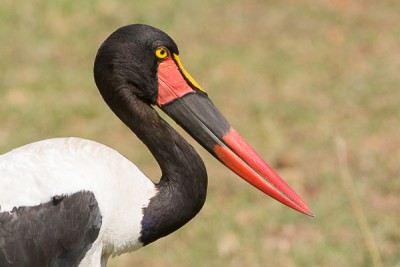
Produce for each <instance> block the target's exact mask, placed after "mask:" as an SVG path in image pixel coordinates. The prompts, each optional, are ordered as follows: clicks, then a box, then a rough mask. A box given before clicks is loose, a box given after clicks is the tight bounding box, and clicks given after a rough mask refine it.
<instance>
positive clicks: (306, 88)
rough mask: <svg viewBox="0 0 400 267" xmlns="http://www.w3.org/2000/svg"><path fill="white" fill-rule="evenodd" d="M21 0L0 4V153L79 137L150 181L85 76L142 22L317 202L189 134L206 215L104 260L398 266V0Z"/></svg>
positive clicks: (136, 145)
mask: <svg viewBox="0 0 400 267" xmlns="http://www.w3.org/2000/svg"><path fill="white" fill-rule="evenodd" d="M25 2H26V3H23V4H22V3H19V2H18V1H12V0H3V1H2V4H1V7H0V22H1V27H0V64H1V68H0V69H1V71H0V77H1V78H0V122H1V127H0V152H1V153H3V152H6V151H8V150H10V149H12V148H14V147H18V146H20V145H23V144H26V143H30V142H33V141H36V140H40V139H45V138H50V137H57V136H79V137H84V138H88V139H93V140H96V141H98V142H101V143H104V144H107V145H108V146H110V147H113V148H115V149H116V150H118V151H120V152H121V153H122V154H124V155H126V156H127V157H128V158H129V159H131V160H132V161H133V162H135V163H136V164H137V165H138V166H139V167H140V168H141V169H142V170H143V171H144V172H145V173H146V174H148V175H149V176H150V177H154V180H157V179H158V177H159V176H160V173H159V171H158V170H157V168H155V166H156V163H155V161H154V160H153V159H152V157H151V155H150V154H149V153H148V152H147V150H146V149H145V147H144V146H143V145H142V144H141V143H140V141H138V140H137V139H136V137H135V136H134V135H133V134H132V133H131V132H130V131H129V130H128V129H127V128H126V127H125V126H124V125H123V124H122V123H121V122H120V121H119V120H118V119H117V118H116V117H115V116H114V114H112V112H111V111H110V110H109V108H108V107H107V106H106V105H105V104H104V103H103V100H102V99H101V97H100V95H99V93H98V91H97V89H96V87H95V84H94V82H93V78H92V64H93V59H94V56H95V54H96V51H97V48H98V47H99V45H100V44H101V42H102V41H103V40H104V39H105V38H106V37H107V36H108V35H109V34H110V33H111V32H112V31H114V30H115V29H116V28H118V27H120V26H123V25H126V24H130V23H146V24H150V25H153V26H156V27H159V28H161V29H163V30H164V31H166V32H168V33H169V34H170V35H171V36H172V37H173V38H174V40H175V41H176V42H177V43H178V45H179V47H180V51H181V59H182V61H183V64H184V65H185V67H186V68H187V69H188V70H189V71H190V73H191V74H192V76H194V77H195V79H196V80H197V81H198V82H199V83H200V84H201V85H202V87H203V88H204V89H205V90H207V92H208V93H209V96H210V97H211V99H212V100H213V101H214V103H215V104H216V106H218V107H219V109H220V110H221V111H222V112H223V113H224V114H225V115H226V117H227V118H228V119H229V120H230V122H231V123H232V125H234V126H235V128H237V129H238V130H239V132H241V134H242V135H243V136H245V137H246V139H248V140H249V142H250V143H251V144H252V145H253V146H254V147H255V148H256V149H257V150H258V151H259V153H260V154H261V155H262V156H263V157H264V158H265V159H266V160H267V161H268V162H269V163H270V164H271V165H272V166H273V167H274V168H275V169H276V170H277V171H278V172H279V173H280V174H281V176H283V177H284V178H285V179H286V180H287V182H288V183H289V184H290V185H291V186H292V187H293V188H294V189H295V190H296V191H298V193H299V194H300V195H301V196H302V197H303V198H304V199H305V200H306V202H307V203H308V204H309V205H310V206H311V207H312V209H313V210H314V212H315V213H316V214H317V217H316V218H314V219H310V218H307V217H306V216H303V215H300V214H298V213H296V212H294V211H292V210H290V209H288V208H286V207H285V206H283V205H281V204H278V203H277V202H275V201H273V200H271V199H270V198H268V197H267V196H265V195H263V194H262V193H260V192H258V191H256V190H254V189H253V188H251V187H250V186H248V185H247V184H246V183H245V182H243V181H241V180H240V179H238V178H237V177H236V176H235V175H234V174H232V173H231V172H230V171H228V170H227V169H226V168H225V167H223V166H222V165H221V164H219V163H218V162H217V161H216V160H214V159H213V158H212V157H211V156H209V155H208V154H207V153H206V152H205V151H204V150H203V149H201V148H199V146H197V145H196V148H197V149H198V151H199V153H200V154H201V155H202V157H203V159H204V161H205V163H206V166H207V167H208V172H209V177H210V182H209V184H210V187H209V190H208V199H207V202H206V204H205V206H204V208H203V210H202V212H201V213H200V214H199V215H198V216H197V217H196V218H195V219H194V220H193V221H192V222H190V223H188V224H187V225H186V226H185V227H183V228H182V229H180V230H179V231H177V232H176V233H174V234H172V235H170V236H168V237H166V238H164V239H162V240H159V241H157V242H156V243H154V244H151V245H150V246H148V247H146V248H144V249H141V250H139V251H137V252H135V253H131V254H127V255H124V256H121V257H118V258H115V259H112V260H110V261H109V266H113V267H117V266H118V267H128V266H142V267H144V266H158V267H163V266H232V267H233V266H252V267H253V266H289V267H290V266H349V267H350V266H351V267H353V266H400V253H399V251H400V227H399V223H400V217H399V206H400V198H399V195H400V179H399V178H400V177H399V175H400V164H399V162H400V149H399V148H400V126H399V118H400V104H399V103H400V90H399V89H400V75H399V70H400V45H399V44H400V27H399V25H400V16H399V14H400V5H399V2H398V1H396V0H389V1H381V2H379V3H378V2H371V1H361V0H360V1H351V0H332V1H311V0H310V1H289V0H284V1H262V0H258V1H257V0H248V1H239V0H232V1H222V0H221V1H209V0H206V1H169V3H167V1H163V0H158V1H106V0H103V1H94V0H93V1H75V2H72V1H67V0H64V1H60V0H56V1H29V2H27V1H25ZM185 136H187V135H186V134H185ZM191 143H193V144H194V142H191ZM349 192H350V193H349ZM364 216H365V217H364Z"/></svg>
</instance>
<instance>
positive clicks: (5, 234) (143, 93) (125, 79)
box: [0, 25, 312, 267]
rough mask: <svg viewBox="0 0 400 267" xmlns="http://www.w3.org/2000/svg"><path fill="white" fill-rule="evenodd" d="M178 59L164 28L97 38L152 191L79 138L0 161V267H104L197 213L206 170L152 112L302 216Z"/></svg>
mask: <svg viewBox="0 0 400 267" xmlns="http://www.w3.org/2000/svg"><path fill="white" fill-rule="evenodd" d="M178 54H179V52H178V48H177V46H176V44H175V43H174V42H173V41H172V39H171V38H170V37H169V36H168V35H166V34H165V33H163V32H162V31H160V30H158V29H155V28H153V27H150V26H146V25H128V26H125V27H122V28H120V29H118V30H117V31H116V32H114V33H113V34H112V35H111V36H110V37H109V38H107V40H106V41H105V42H104V43H103V44H102V46H101V47H100V49H99V51H98V53H97V56H96V60H95V65H94V74H95V81H96V84H97V87H98V88H99V91H100V93H101V94H102V96H103V98H104V100H105V101H106V103H107V104H108V105H109V106H110V108H111V109H112V110H113V111H114V113H115V114H116V115H117V116H118V117H119V118H120V119H121V120H122V121H123V122H124V123H125V124H126V125H127V126H128V127H129V128H130V129H131V130H132V132H134V133H135V134H136V135H137V137H138V138H139V139H140V140H141V141H143V143H144V144H145V145H146V146H147V147H148V149H149V150H150V152H151V153H152V154H153V156H154V157H155V159H156V160H157V162H158V164H159V166H160V168H161V171H162V177H161V179H160V182H159V183H158V184H154V183H153V182H152V181H151V180H150V179H149V178H147V177H146V176H145V175H144V174H143V173H142V172H141V171H140V170H139V169H138V168H137V167H136V166H135V165H134V164H133V163H131V162H130V161H129V160H128V159H126V158H125V157H124V156H122V155H121V154H119V153H118V152H116V151H115V150H113V149H111V148H109V147H106V146H104V145H101V144H99V143H96V142H93V141H89V140H85V139H79V138H57V139H49V140H44V141H40V142H36V143H32V144H29V145H25V146H22V147H20V148H17V149H15V150H12V151H10V152H8V153H6V154H3V155H1V156H0V240H1V242H0V266H32V264H33V265H35V266H95V267H100V266H102V267H104V266H106V263H107V259H108V258H109V257H110V256H111V255H119V254H121V253H124V252H129V251H133V250H135V249H138V248H140V247H141V246H143V245H147V244H149V243H151V242H153V241H155V240H157V239H159V238H161V237H163V236H166V235H168V234H170V233H171V232H173V231H175V230H176V229H178V228H179V227H181V226H182V225H184V224H185V223H186V222H188V221H189V220H190V219H192V218H193V217H194V216H195V215H196V214H197V213H198V212H199V211H200V209H201V208H202V206H203V204H204V201H205V197H206V189H207V173H206V169H205V166H204V163H203V161H202V160H201V158H200V157H199V156H198V154H197V153H196V152H195V150H194V149H193V147H192V146H191V145H189V144H188V143H187V142H186V141H185V140H184V139H183V138H182V137H181V136H180V135H179V134H178V133H177V132H176V131H175V130H174V129H173V128H172V127H170V126H169V125H168V123H166V122H165V121H164V120H163V119H162V118H161V117H160V116H159V115H158V113H157V112H156V111H155V110H154V109H153V108H152V105H158V106H159V107H160V108H161V109H162V110H163V111H164V112H166V113H167V114H168V115H169V116H171V117H172V118H173V119H174V120H175V121H176V122H177V123H178V124H179V125H181V126H182V127H183V128H184V129H185V130H186V131H187V132H189V134H191V135H192V136H193V137H194V138H195V139H196V140H197V141H198V142H199V143H200V144H202V145H203V147H204V148H206V149H207V150H208V151H209V152H210V153H211V154H212V155H214V156H215V157H216V158H217V159H218V160H220V161H221V162H222V163H223V164H224V165H226V166H227V167H228V168H230V169H231V170H232V171H233V172H235V173H237V174H238V175H239V176H240V177H242V178H243V179H245V180H246V181H248V182H249V183H251V184H252V185H253V186H255V187H256V188H258V189H260V190H261V191H263V192H265V193H266V194H268V195H270V196H272V197H273V198H275V199H277V200H278V201H280V202H282V203H284V204H286V205H288V206H289V207H292V208H293V209H295V210H298V211H300V212H302V213H304V214H307V215H312V212H311V210H310V209H309V208H308V207H307V205H306V204H304V202H302V200H301V199H300V198H299V197H298V196H297V195H296V194H295V193H294V192H293V191H292V190H291V189H290V188H289V187H288V186H287V185H286V183H285V182H283V180H282V179H281V178H280V177H279V176H278V175H277V174H276V173H275V172H274V171H273V170H272V169H271V168H270V167H269V166H268V165H267V164H266V163H265V162H264V161H263V160H262V159H261V158H260V157H259V156H258V155H257V153H256V152H255V151H254V150H253V149H252V148H251V147H250V146H249V145H248V144H247V143H246V142H245V141H244V139H242V137H241V136H240V135H239V134H238V133H237V132H236V131H235V130H234V129H233V128H232V127H231V126H230V125H229V123H228V122H227V121H226V120H225V118H224V117H223V116H222V114H220V113H219V111H218V110H217V109H216V108H215V107H214V105H213V104H212V102H211V101H210V100H209V98H208V97H207V94H206V93H205V92H204V91H203V89H202V88H201V87H200V86H199V85H198V84H197V83H196V82H195V81H194V79H193V78H192V77H191V76H190V75H189V74H188V73H187V72H186V71H185V69H184V68H183V66H182V64H181V62H180V60H179V56H178Z"/></svg>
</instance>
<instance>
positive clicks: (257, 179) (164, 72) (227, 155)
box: [157, 55, 314, 216]
mask: <svg viewBox="0 0 400 267" xmlns="http://www.w3.org/2000/svg"><path fill="white" fill-rule="evenodd" d="M158 84H159V86H158V87H159V88H158V90H159V91H158V99H157V105H158V106H159V107H160V108H161V109H162V110H163V111H164V112H166V113H167V114H168V115H169V116H170V117H171V118H172V119H174V120H175V121H176V122H177V123H178V124H179V125H180V126H182V128H184V129H185V130H186V131H187V132H188V133H189V134H190V135H191V136H192V137H193V138H194V139H196V140H197V141H198V142H199V143H200V144H201V145H202V146H203V147H204V148H205V149H207V150H208V151H209V152H210V153H211V154H212V155H214V156H215V157H216V158H217V159H218V160H219V161H221V162H222V163H223V164H224V165H225V166H227V167H228V168H229V169H231V170H232V171H233V172H235V173H236V174H237V175H239V176H240V177H241V178H243V179H244V180H246V181H247V182H249V183H250V184H252V185H253V186H254V187H256V188H258V189H259V190H261V191H262V192H264V193H266V194H267V195H269V196H270V197H272V198H274V199H276V200H277V201H279V202H281V203H283V204H285V205H287V206H289V207H291V208H293V209H295V210H297V211H299V212H301V213H304V214H306V215H308V216H314V214H313V212H312V211H311V209H310V208H309V207H308V206H307V205H306V204H305V203H304V202H303V200H302V199H301V198H300V197H299V196H298V195H297V194H296V193H295V192H294V191H293V190H292V189H291V188H290V187H289V186H288V185H287V184H286V183H285V181H283V180H282V178H280V177H279V175H278V174H277V173H276V172H275V171H274V170H273V169H272V168H271V167H270V166H269V165H268V164H267V163H266V162H265V161H264V160H263V159H262V158H261V157H260V156H259V155H258V154H257V152H256V151H255V150H254V149H253V148H252V147H251V146H250V145H249V144H248V143H247V142H246V141H245V140H244V139H243V137H241V136H240V135H239V133H238V132H237V131H236V130H234V129H233V128H232V127H231V126H230V124H229V123H228V121H227V120H226V119H225V118H224V116H223V115H222V114H221V113H220V112H219V110H218V109H217V108H216V107H215V106H214V105H213V103H212V102H211V100H210V99H209V98H208V96H207V94H206V93H205V92H204V91H203V89H201V87H200V86H199V85H198V84H197V83H196V82H195V81H194V80H193V78H192V77H191V76H190V75H189V74H188V73H187V72H186V71H185V70H184V69H183V67H182V64H181V62H180V60H179V57H178V56H177V55H169V57H168V58H167V59H165V60H164V61H162V62H161V63H160V64H159V66H158Z"/></svg>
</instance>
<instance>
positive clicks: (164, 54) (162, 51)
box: [155, 47, 168, 59]
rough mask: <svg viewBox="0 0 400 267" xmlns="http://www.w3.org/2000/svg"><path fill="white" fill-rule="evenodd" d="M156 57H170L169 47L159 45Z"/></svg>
mask: <svg viewBox="0 0 400 267" xmlns="http://www.w3.org/2000/svg"><path fill="white" fill-rule="evenodd" d="M155 54H156V57H158V58H159V59H164V58H166V57H168V49H167V48H165V47H159V48H157V49H156V52H155Z"/></svg>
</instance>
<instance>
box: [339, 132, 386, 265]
mask: <svg viewBox="0 0 400 267" xmlns="http://www.w3.org/2000/svg"><path fill="white" fill-rule="evenodd" d="M335 143H336V150H337V155H338V160H339V168H340V178H341V180H342V184H343V187H344V189H345V191H346V194H347V197H348V198H349V201H350V204H351V207H352V209H353V211H354V216H355V217H356V219H357V223H358V225H359V227H360V230H361V233H362V235H363V237H364V242H365V244H366V246H367V248H368V251H369V254H370V255H371V258H372V262H373V266H375V267H383V263H382V259H381V256H380V254H379V250H378V247H377V245H376V243H375V240H374V238H373V236H372V231H371V228H370V227H369V224H368V220H367V217H366V216H365V212H364V209H363V207H362V206H361V204H360V201H359V199H358V198H357V195H356V193H355V188H354V182H353V178H352V176H351V175H350V171H349V164H348V159H347V150H346V142H345V141H344V140H343V138H342V137H340V136H336V137H335Z"/></svg>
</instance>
